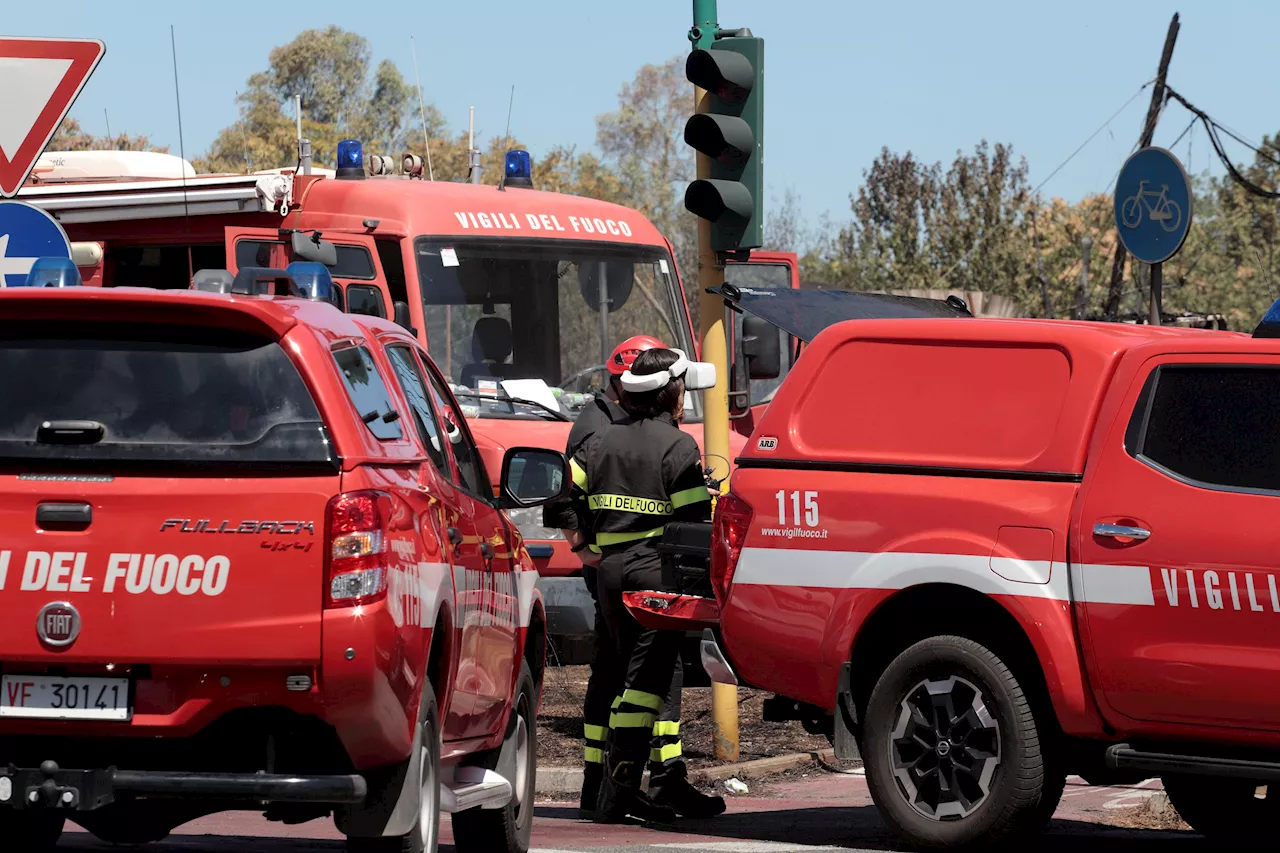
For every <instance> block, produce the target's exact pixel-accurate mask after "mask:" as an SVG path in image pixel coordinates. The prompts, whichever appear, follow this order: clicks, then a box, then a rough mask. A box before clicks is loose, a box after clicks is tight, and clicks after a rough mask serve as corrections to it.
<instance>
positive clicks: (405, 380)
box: [387, 346, 453, 480]
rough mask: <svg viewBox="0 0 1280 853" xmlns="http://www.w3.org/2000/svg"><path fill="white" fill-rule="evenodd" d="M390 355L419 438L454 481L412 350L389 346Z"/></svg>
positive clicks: (438, 466) (445, 475)
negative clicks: (411, 411) (411, 412)
mask: <svg viewBox="0 0 1280 853" xmlns="http://www.w3.org/2000/svg"><path fill="white" fill-rule="evenodd" d="M387 355H388V356H389V357H390V359H391V369H392V370H394V371H395V374H396V379H398V380H399V381H400V387H401V388H403V389H404V396H405V399H406V400H408V401H409V408H410V409H412V410H413V419H414V421H415V423H416V424H417V427H418V435H419V437H421V439H422V444H423V446H424V447H425V448H426V449H427V455H428V456H430V457H431V462H432V464H433V465H435V466H436V470H438V471H439V472H440V473H441V474H443V475H444V477H445V479H446V480H452V479H453V475H452V473H451V472H450V469H449V460H448V458H447V457H446V456H445V454H444V444H443V443H442V440H441V438H440V428H439V426H438V425H437V424H436V416H435V412H433V411H432V410H431V403H430V401H429V400H428V399H427V389H426V387H425V386H424V385H423V382H422V375H421V374H420V373H419V372H418V362H417V361H416V360H415V359H414V357H413V353H412V352H411V351H410V350H409V347H405V346H394V347H387Z"/></svg>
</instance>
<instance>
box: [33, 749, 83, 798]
mask: <svg viewBox="0 0 1280 853" xmlns="http://www.w3.org/2000/svg"><path fill="white" fill-rule="evenodd" d="M40 775H42V776H44V781H43V782H41V783H40V784H39V785H32V786H31V787H29V788H27V792H26V797H27V807H28V808H30V807H33V806H44V807H45V808H50V809H75V808H78V807H79V805H80V792H79V791H78V790H76V789H75V788H73V787H68V786H63V785H59V784H58V783H57V781H56V779H55V778H54V777H56V776H57V775H58V762H56V761H42V762H40Z"/></svg>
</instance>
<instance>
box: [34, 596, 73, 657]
mask: <svg viewBox="0 0 1280 853" xmlns="http://www.w3.org/2000/svg"><path fill="white" fill-rule="evenodd" d="M36 633H37V634H39V635H40V640H41V642H43V643H44V644H45V645H49V646H54V647H58V648H60V647H62V646H69V645H71V644H72V643H74V642H75V641H76V637H78V636H80V611H78V610H76V608H75V606H74V605H72V604H71V602H69V601H52V602H50V603H48V604H46V605H45V606H44V607H41V608H40V615H39V616H37V617H36Z"/></svg>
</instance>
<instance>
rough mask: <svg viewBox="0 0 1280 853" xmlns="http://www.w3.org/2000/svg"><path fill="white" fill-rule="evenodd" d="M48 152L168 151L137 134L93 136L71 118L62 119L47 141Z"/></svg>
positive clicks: (165, 152) (164, 152) (146, 137)
mask: <svg viewBox="0 0 1280 853" xmlns="http://www.w3.org/2000/svg"><path fill="white" fill-rule="evenodd" d="M46 150H48V151H157V152H159V153H161V154H167V153H168V152H169V149H168V148H167V147H163V146H156V145H152V144H151V138H150V137H148V136H143V135H142V134H138V135H136V136H131V135H130V134H128V133H122V134H120V135H119V136H94V135H93V134H92V133H88V132H87V131H85V130H84V129H83V128H81V126H80V122H78V121H76V120H75V119H73V118H71V117H67V118H64V119H63V120H62V124H60V125H58V129H57V130H56V131H54V133H53V138H52V139H50V140H49V145H48V147H47V149H46Z"/></svg>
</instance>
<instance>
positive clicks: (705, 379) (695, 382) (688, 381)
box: [621, 347, 716, 394]
mask: <svg viewBox="0 0 1280 853" xmlns="http://www.w3.org/2000/svg"><path fill="white" fill-rule="evenodd" d="M671 351H672V352H673V353H675V354H676V363H675V364H673V365H671V366H670V367H668V368H667V369H666V370H659V371H658V372H657V373H646V374H645V375H643V376H637V375H635V374H634V373H632V372H631V371H630V370H626V371H624V372H623V374H622V377H621V382H622V387H623V389H624V390H626V391H631V392H632V393H637V394H638V393H641V392H644V391H657V390H658V389H659V388H665V387H666V386H667V383H669V382H671V380H673V379H679V378H680V377H682V376H683V377H684V387H685V389H686V390H689V391H697V390H699V389H702V388H713V387H715V384H716V366H715V365H714V364H711V363H710V362H706V361H690V360H689V358H688V357H687V356H686V355H685V354H684V351H683V350H678V349H676V348H675V347H672V348H671Z"/></svg>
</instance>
